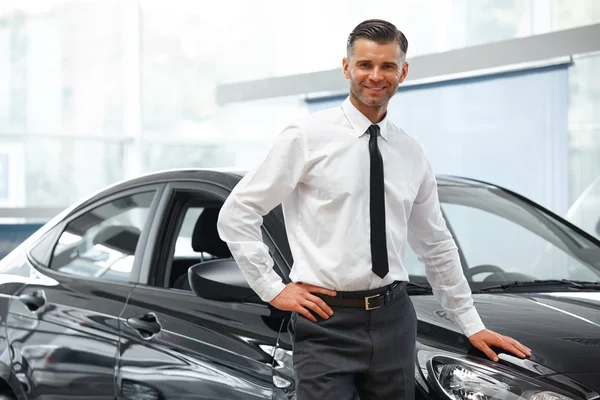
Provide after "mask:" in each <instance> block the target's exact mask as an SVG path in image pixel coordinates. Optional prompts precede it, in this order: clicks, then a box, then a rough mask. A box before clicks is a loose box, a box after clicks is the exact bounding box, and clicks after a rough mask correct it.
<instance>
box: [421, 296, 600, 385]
mask: <svg viewBox="0 0 600 400" xmlns="http://www.w3.org/2000/svg"><path fill="white" fill-rule="evenodd" d="M473 299H474V301H475V306H476V308H477V310H478V311H479V314H480V315H481V318H482V320H483V323H484V324H485V325H486V328H488V329H491V330H493V331H496V332H498V333H501V334H503V335H508V336H512V337H513V338H515V339H517V340H518V341H520V342H521V343H523V344H524V345H526V346H527V347H529V348H530V349H531V350H532V353H533V355H532V357H531V361H534V362H536V363H537V364H540V365H542V366H544V367H546V368H547V369H549V370H553V371H556V372H557V373H560V374H563V375H566V376H569V377H571V378H573V379H575V380H577V381H579V382H580V383H582V384H584V385H587V386H588V387H590V388H592V389H594V390H596V391H600V361H599V360H600V293H598V292H592V293H590V292H578V293H528V294H513V293H511V294H476V295H473ZM412 301H413V303H414V305H415V309H416V312H417V315H418V318H419V339H420V340H423V341H430V340H435V341H437V342H439V341H440V338H442V339H441V340H442V341H444V342H445V343H443V344H444V345H447V346H449V347H454V348H457V349H459V348H463V350H462V351H464V347H465V345H464V343H465V342H466V341H465V339H464V336H462V335H460V330H459V329H458V326H457V325H456V324H454V323H453V322H452V321H451V320H450V319H449V318H448V317H447V315H446V313H445V312H444V311H443V310H442V308H441V306H440V304H439V303H438V302H437V300H436V299H435V298H434V297H433V296H413V297H412ZM461 343H462V344H461ZM548 373H550V371H549V372H548Z"/></svg>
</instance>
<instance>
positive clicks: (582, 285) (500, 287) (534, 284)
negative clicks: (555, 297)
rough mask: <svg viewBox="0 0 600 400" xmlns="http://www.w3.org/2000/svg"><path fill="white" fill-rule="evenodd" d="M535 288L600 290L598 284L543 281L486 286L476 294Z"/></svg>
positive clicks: (572, 281) (567, 280) (558, 280)
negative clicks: (553, 287)
mask: <svg viewBox="0 0 600 400" xmlns="http://www.w3.org/2000/svg"><path fill="white" fill-rule="evenodd" d="M537 286H541V287H543V286H557V287H558V286H562V287H567V288H570V289H580V290H581V289H593V290H600V282H589V281H574V280H570V279H544V280H535V281H514V282H511V283H505V284H502V285H494V286H487V287H484V288H481V289H479V290H477V292H484V293H485V292H492V291H502V290H507V289H520V288H532V287H537Z"/></svg>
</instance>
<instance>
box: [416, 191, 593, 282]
mask: <svg viewBox="0 0 600 400" xmlns="http://www.w3.org/2000/svg"><path fill="white" fill-rule="evenodd" d="M439 194H440V202H441V205H442V211H443V213H444V216H445V218H446V221H447V223H448V226H449V228H450V229H451V231H452V234H453V236H454V238H455V240H456V242H457V245H458V246H459V249H460V252H461V259H462V264H463V268H464V271H465V276H466V277H467V280H468V281H469V283H470V285H471V288H472V289H473V290H474V291H477V290H479V289H481V288H484V287H488V286H492V285H501V284H505V283H513V282H515V281H533V280H563V279H569V280H578V281H599V280H600V243H599V242H598V241H596V240H595V239H593V238H590V237H588V236H585V235H584V234H581V233H579V232H578V231H577V230H575V229H573V228H572V227H571V226H569V225H567V224H566V223H563V222H561V220H560V219H559V218H556V217H554V216H552V215H551V214H548V213H546V212H544V211H542V210H541V209H539V208H537V207H535V206H533V205H531V204H530V203H528V202H526V201H524V200H522V199H520V198H519V197H517V196H514V195H512V194H510V193H509V192H507V191H504V190H501V189H498V188H494V187H485V186H482V187H473V186H467V185H464V186H463V185H443V184H441V185H440V186H439ZM405 267H406V268H407V270H408V272H409V274H410V277H411V278H410V279H411V281H412V282H415V283H418V284H427V283H428V282H427V279H426V276H425V267H424V265H423V264H422V263H421V262H419V261H418V260H417V257H416V255H415V254H414V252H413V251H412V250H411V249H410V247H409V249H408V251H407V255H406V258H405ZM546 289H547V288H546Z"/></svg>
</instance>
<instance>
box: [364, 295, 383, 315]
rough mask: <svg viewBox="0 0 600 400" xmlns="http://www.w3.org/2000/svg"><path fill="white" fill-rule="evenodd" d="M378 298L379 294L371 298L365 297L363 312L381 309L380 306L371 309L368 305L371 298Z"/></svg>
mask: <svg viewBox="0 0 600 400" xmlns="http://www.w3.org/2000/svg"><path fill="white" fill-rule="evenodd" d="M379 296H381V295H380V294H375V295H373V296H367V297H365V310H367V311H370V310H375V309H377V308H379V307H381V306H375V307H371V306H370V305H369V300H370V299H372V298H374V297H379Z"/></svg>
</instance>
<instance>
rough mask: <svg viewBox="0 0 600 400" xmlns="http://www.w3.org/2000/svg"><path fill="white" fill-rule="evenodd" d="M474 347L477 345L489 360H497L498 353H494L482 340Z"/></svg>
mask: <svg viewBox="0 0 600 400" xmlns="http://www.w3.org/2000/svg"><path fill="white" fill-rule="evenodd" d="M475 347H477V348H478V349H479V350H481V351H483V352H484V353H485V355H486V356H488V358H489V359H490V360H492V361H498V355H497V354H496V353H494V351H493V350H492V349H490V347H489V346H488V345H487V344H485V343H484V342H479V343H477V344H476V345H475Z"/></svg>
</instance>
